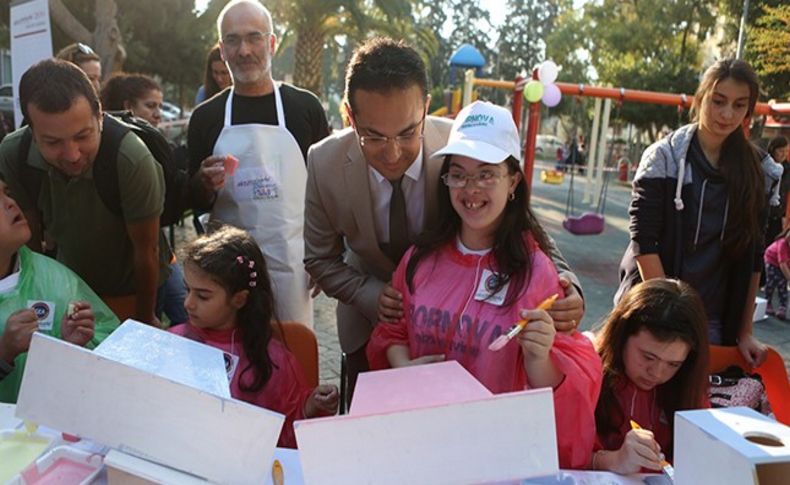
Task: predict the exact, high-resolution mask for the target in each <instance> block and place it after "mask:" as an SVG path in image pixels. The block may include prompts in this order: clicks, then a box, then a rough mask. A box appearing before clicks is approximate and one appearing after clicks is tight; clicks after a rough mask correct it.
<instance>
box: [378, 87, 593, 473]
mask: <svg viewBox="0 0 790 485" xmlns="http://www.w3.org/2000/svg"><path fill="white" fill-rule="evenodd" d="M437 154H438V155H445V160H444V164H443V165H442V168H441V182H440V184H439V187H438V190H439V221H440V222H439V224H438V225H437V226H436V227H434V228H431V229H430V230H428V231H426V233H425V234H424V235H423V236H422V237H421V238H420V239H419V240H418V242H417V244H416V245H415V246H414V247H412V248H411V249H410V250H409V251H408V252H407V253H406V254H405V256H404V257H403V259H402V260H401V262H400V264H399V265H398V268H397V270H396V271H395V274H394V275H393V281H392V285H393V286H394V287H395V288H396V289H397V290H399V291H400V292H401V293H402V294H403V307H404V308H405V309H407V310H406V312H405V315H404V316H403V317H402V318H401V319H400V320H398V321H397V322H395V323H385V322H382V323H380V324H379V325H377V326H376V328H375V330H374V332H373V336H372V337H371V341H370V343H369V345H368V349H367V354H368V360H369V361H370V364H371V369H376V368H387V367H400V366H406V365H415V364H422V363H428V362H436V361H441V360H457V361H458V362H459V363H460V364H461V365H463V366H464V367H465V368H466V369H467V370H468V371H469V372H470V373H471V374H472V375H474V376H475V377H476V378H477V379H478V380H479V381H480V382H481V383H482V384H483V385H485V386H486V387H487V388H488V389H489V390H490V391H491V392H494V393H502V392H510V391H516V390H523V389H530V388H537V387H552V388H553V389H554V402H555V415H556V421H557V438H558V440H557V441H558V446H559V459H560V466H561V467H563V468H580V467H585V466H587V464H588V463H589V461H590V453H591V449H592V448H591V445H592V443H593V441H594V438H595V422H594V410H595V403H596V401H597V399H598V392H599V388H600V384H601V363H600V359H599V358H598V356H597V354H596V352H595V350H594V349H593V347H592V345H591V343H590V342H589V341H588V340H587V339H586V338H585V337H584V336H582V335H581V334H579V333H578V332H573V333H571V334H564V333H556V331H555V328H554V323H553V321H552V319H551V317H550V316H549V314H548V313H547V312H546V311H545V310H536V308H537V307H538V306H539V304H540V303H541V302H543V301H544V300H546V299H547V298H549V297H551V296H552V295H555V294H558V295H560V296H561V295H562V293H563V291H562V287H561V286H560V282H559V278H558V276H557V271H556V269H555V267H554V265H553V263H552V262H551V259H549V257H548V256H547V255H546V248H547V236H546V234H545V232H544V231H543V229H542V228H541V227H540V224H539V223H538V222H537V220H536V219H535V216H534V215H533V214H532V212H531V210H530V209H529V203H528V198H527V190H528V188H527V186H526V183H525V181H524V174H523V172H522V171H521V168H520V165H519V163H520V159H521V150H520V146H519V136H518V130H517V129H516V126H515V124H514V123H513V119H512V117H511V114H510V112H509V111H507V110H506V109H504V108H501V107H498V106H495V105H492V104H490V103H484V102H475V103H473V104H471V105H469V106H468V107H466V108H465V109H463V110H462V111H461V112H460V113H459V114H458V116H457V117H456V119H455V122H454V124H453V128H452V131H451V133H450V138H449V141H448V144H447V146H445V147H444V148H443V149H441V150H440V151H439V152H437ZM521 319H524V320H526V321H527V324H526V326H525V327H524V328H523V330H522V331H521V332H520V333H519V334H518V338H517V339H515V338H514V339H513V340H514V341H512V342H508V343H507V344H506V345H505V346H504V347H503V348H502V349H501V350H491V349H490V348H489V345H490V344H491V343H492V342H494V341H495V340H497V338H498V337H500V336H501V335H502V334H504V333H506V332H508V330H509V329H510V328H511V326H512V325H513V324H514V323H515V322H517V321H519V320H521Z"/></svg>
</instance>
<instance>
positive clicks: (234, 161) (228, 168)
mask: <svg viewBox="0 0 790 485" xmlns="http://www.w3.org/2000/svg"><path fill="white" fill-rule="evenodd" d="M223 163H224V165H225V173H226V174H228V175H231V176H232V175H233V174H234V173H236V169H237V168H239V159H238V158H236V157H234V156H233V155H227V156H226V157H225V161H224V162H223Z"/></svg>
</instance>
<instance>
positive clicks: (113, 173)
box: [93, 115, 129, 218]
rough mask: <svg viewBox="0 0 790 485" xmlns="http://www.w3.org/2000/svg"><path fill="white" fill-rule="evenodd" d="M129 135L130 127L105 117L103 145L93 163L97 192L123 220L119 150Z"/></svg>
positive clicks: (100, 146)
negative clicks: (119, 178) (119, 179)
mask: <svg viewBox="0 0 790 485" xmlns="http://www.w3.org/2000/svg"><path fill="white" fill-rule="evenodd" d="M127 133H129V127H128V126H126V125H125V124H123V123H121V122H120V121H118V120H116V119H115V118H113V117H112V116H107V115H105V116H104V123H103V127H102V134H101V144H100V145H99V152H98V153H97V154H96V160H95V161H94V162H93V180H94V182H95V184H96V191H97V192H98V193H99V197H101V200H102V202H104V205H105V206H106V207H107V208H108V209H109V210H110V212H112V213H113V214H115V215H117V216H118V217H120V218H123V208H122V206H121V187H120V184H119V182H118V150H119V149H120V148H121V141H122V140H123V137H124V136H126V134H127Z"/></svg>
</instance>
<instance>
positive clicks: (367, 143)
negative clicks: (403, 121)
mask: <svg viewBox="0 0 790 485" xmlns="http://www.w3.org/2000/svg"><path fill="white" fill-rule="evenodd" d="M424 122H425V115H424V114H423V116H422V118H421V119H420V122H419V123H418V124H417V125H415V126H414V131H413V132H412V133H409V134H408V135H398V136H384V135H360V134H359V131H357V136H358V137H359V144H360V145H361V146H362V147H367V148H369V149H371V150H380V149H382V148H384V147H386V146H388V145H389V144H390V141H394V142H395V143H396V144H397V145H398V146H400V147H407V146H411V145H412V144H414V143H417V142H418V141H422V139H423V138H424V135H423V134H422V132H423V130H424V129H425V123H424Z"/></svg>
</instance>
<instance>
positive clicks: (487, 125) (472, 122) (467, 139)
mask: <svg viewBox="0 0 790 485" xmlns="http://www.w3.org/2000/svg"><path fill="white" fill-rule="evenodd" d="M441 155H463V156H466V157H469V158H474V159H476V160H480V161H481V162H485V163H491V164H496V163H501V162H503V161H504V160H505V159H506V158H507V157H509V156H513V157H515V158H516V160H518V161H519V162H520V161H521V145H520V143H519V137H518V129H516V124H515V123H514V122H513V115H512V114H511V113H510V111H508V110H506V109H505V108H503V107H501V106H497V105H495V104H491V103H488V102H485V101H475V102H474V103H472V104H470V105H469V106H467V107H466V108H464V109H462V110H461V111H460V112H459V113H458V116H456V117H455V121H454V122H453V127H452V129H451V130H450V137H449V138H448V140H447V145H446V146H445V147H444V148H442V149H441V150H439V151H437V152H436V153H434V154H433V156H434V157H436V156H441Z"/></svg>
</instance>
